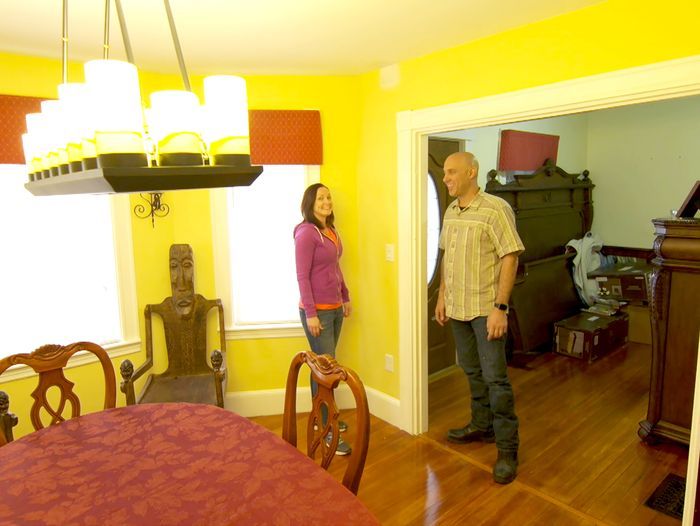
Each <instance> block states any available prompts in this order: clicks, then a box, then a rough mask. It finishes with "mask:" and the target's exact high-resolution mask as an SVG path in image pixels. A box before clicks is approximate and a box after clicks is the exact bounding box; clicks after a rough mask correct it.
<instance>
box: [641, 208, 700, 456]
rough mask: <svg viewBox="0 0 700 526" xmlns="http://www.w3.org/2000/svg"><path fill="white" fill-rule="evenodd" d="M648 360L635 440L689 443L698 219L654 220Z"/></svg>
mask: <svg viewBox="0 0 700 526" xmlns="http://www.w3.org/2000/svg"><path fill="white" fill-rule="evenodd" d="M652 222H653V223H654V229H655V233H656V239H655V241H654V252H655V253H656V258H654V259H653V261H652V265H653V266H654V270H653V272H652V278H651V322H652V323H651V331H652V359H651V384H650V389H649V407H648V410H647V417H646V419H645V420H643V421H642V422H640V424H639V431H638V434H639V436H640V437H641V438H642V439H644V440H646V441H650V442H654V441H655V440H656V439H658V438H661V437H663V438H668V439H671V440H674V441H677V442H680V443H683V444H689V443H690V426H691V419H692V413H693V391H694V386H695V369H696V363H697V353H698V333H699V332H700V301H698V298H700V219H654V220H653V221H652Z"/></svg>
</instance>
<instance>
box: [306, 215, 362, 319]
mask: <svg viewBox="0 0 700 526" xmlns="http://www.w3.org/2000/svg"><path fill="white" fill-rule="evenodd" d="M334 231H335V230H334ZM335 234H336V237H337V239H338V246H337V247H336V245H335V243H333V241H331V240H330V239H328V238H327V237H326V236H324V235H323V234H321V231H320V230H319V229H318V228H317V227H316V225H314V224H313V223H306V222H305V223H300V224H298V225H297V226H296V227H295V228H294V247H295V252H296V262H297V281H298V282H299V293H300V294H301V304H302V307H303V309H304V312H305V313H306V317H307V318H311V317H313V316H316V305H317V304H318V305H335V304H338V303H347V302H349V301H350V294H349V292H348V288H347V287H346V286H345V279H343V273H342V272H341V270H340V265H339V264H338V261H339V260H340V256H342V255H343V244H342V243H341V241H340V236H339V235H338V232H337V231H335Z"/></svg>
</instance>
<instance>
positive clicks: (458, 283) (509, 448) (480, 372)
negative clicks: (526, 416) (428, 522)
mask: <svg viewBox="0 0 700 526" xmlns="http://www.w3.org/2000/svg"><path fill="white" fill-rule="evenodd" d="M444 172H445V176H444V178H443V182H444V183H445V185H446V186H447V191H448V193H449V194H450V197H454V198H456V199H455V200H454V201H453V202H452V203H450V204H449V205H448V207H447V210H446V211H445V219H444V221H443V226H442V231H441V232H440V249H442V250H444V252H445V253H444V257H443V260H442V269H441V280H440V292H439V294H438V301H437V306H436V307H435V318H436V320H437V322H438V323H439V324H440V325H444V324H445V323H447V321H448V320H451V323H450V325H451V326H452V332H453V333H454V339H455V345H456V347H457V361H458V363H459V365H460V367H462V369H463V370H464V372H465V373H466V375H467V378H468V379H469V387H470V389H471V422H469V423H467V425H466V426H464V427H462V428H457V429H450V430H449V432H448V433H447V439H448V440H449V441H451V442H456V443H460V444H465V443H469V442H494V441H495V442H496V447H497V448H498V458H497V460H496V463H495V465H494V468H493V478H494V480H495V481H496V482H498V483H500V484H508V483H510V482H512V481H513V480H514V479H515V477H516V475H517V468H518V445H519V438H518V418H517V416H516V415H515V401H514V396H513V388H512V387H511V384H510V380H509V378H508V368H507V364H506V352H505V339H506V334H507V332H508V300H509V299H510V293H511V291H512V290H513V283H514V282H515V274H516V271H517V268H518V255H519V254H520V253H521V252H522V251H523V250H524V248H525V247H524V246H523V243H522V241H521V240H520V236H518V232H517V230H516V228H515V214H513V210H512V209H511V207H510V205H509V204H508V203H507V202H506V201H504V200H503V199H501V198H500V197H496V196H494V195H491V194H487V193H485V192H483V191H482V190H481V189H480V188H479V186H478V184H477V175H478V173H479V162H478V161H477V160H476V158H475V157H474V155H473V154H471V153H469V152H458V153H454V154H452V155H450V156H449V157H448V158H447V159H446V160H445V164H444Z"/></svg>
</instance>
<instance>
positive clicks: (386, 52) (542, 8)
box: [0, 0, 601, 75]
mask: <svg viewBox="0 0 700 526" xmlns="http://www.w3.org/2000/svg"><path fill="white" fill-rule="evenodd" d="M600 1H601V0H255V1H253V0H171V6H172V11H173V14H174V18H175V24H176V26H177V31H178V34H179V37H180V42H181V44H182V50H183V54H184V58H185V63H186V65H187V69H188V72H189V73H190V74H213V73H230V74H235V73H239V74H256V73H257V74H319V75H322V74H357V73H363V72H367V71H371V70H375V69H378V68H381V67H383V66H387V65H390V64H394V63H397V62H399V61H401V60H405V59H408V58H414V57H418V56H422V55H425V54H428V53H431V52H433V51H437V50H440V49H446V48H450V47H453V46H456V45H459V44H463V43H465V42H468V41H471V40H476V39H479V38H483V37H485V36H488V35H492V34H496V33H500V32H502V31H505V30H508V29H511V28H514V27H518V26H521V25H524V24H529V23H532V22H536V21H539V20H544V19H546V18H551V17H554V16H557V15H560V14H563V13H566V12H569V11H574V10H577V9H581V8H583V7H586V6H589V5H592V4H596V3H600ZM111 3H112V10H111V12H112V15H111V20H110V33H111V38H110V42H111V46H113V47H111V48H110V58H124V57H125V53H124V46H123V44H122V39H121V32H120V30H119V22H118V18H117V15H116V11H115V8H114V2H111ZM104 4H105V2H104V0H69V2H68V37H69V46H68V53H69V58H70V59H71V60H78V61H84V60H89V59H94V58H101V57H102V41H103V27H104ZM122 6H123V11H124V15H125V18H126V22H127V29H128V33H129V37H130V39H131V44H132V49H133V53H134V61H135V63H136V65H137V66H138V67H139V69H142V70H147V71H155V72H164V73H165V72H177V71H178V65H177V58H176V55H175V51H174V48H173V45H172V41H171V38H170V34H169V29H168V22H167V17H166V14H165V7H164V4H163V2H162V1H161V0H122ZM61 13H62V2H61V0H0V51H5V52H9V53H18V54H28V55H35V56H46V57H54V58H60V57H61Z"/></svg>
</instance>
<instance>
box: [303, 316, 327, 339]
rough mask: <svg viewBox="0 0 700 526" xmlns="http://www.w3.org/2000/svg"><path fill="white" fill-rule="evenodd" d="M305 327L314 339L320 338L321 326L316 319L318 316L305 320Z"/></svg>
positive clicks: (319, 321)
mask: <svg viewBox="0 0 700 526" xmlns="http://www.w3.org/2000/svg"><path fill="white" fill-rule="evenodd" d="M306 326H307V327H308V329H309V332H310V333H311V335H312V336H313V337H314V338H318V337H319V336H321V331H322V330H323V326H322V325H321V320H319V319H318V316H312V317H310V318H306Z"/></svg>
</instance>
